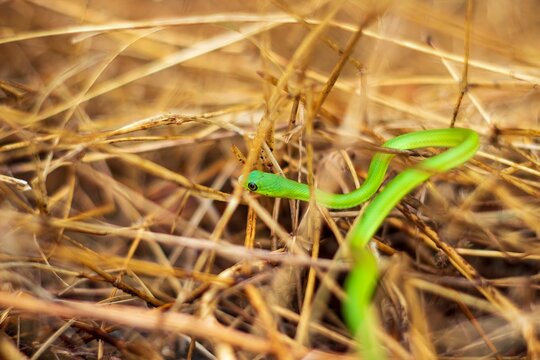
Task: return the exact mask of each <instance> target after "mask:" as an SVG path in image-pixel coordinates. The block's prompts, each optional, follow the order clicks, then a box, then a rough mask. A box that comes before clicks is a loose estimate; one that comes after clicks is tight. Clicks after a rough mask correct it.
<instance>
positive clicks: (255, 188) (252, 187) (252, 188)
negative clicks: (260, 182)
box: [247, 182, 258, 191]
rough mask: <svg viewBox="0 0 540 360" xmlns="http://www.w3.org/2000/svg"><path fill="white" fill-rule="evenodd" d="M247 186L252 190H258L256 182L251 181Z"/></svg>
mask: <svg viewBox="0 0 540 360" xmlns="http://www.w3.org/2000/svg"><path fill="white" fill-rule="evenodd" d="M247 187H248V189H249V190H250V191H257V189H258V187H257V184H255V183H254V182H250V183H248V184H247Z"/></svg>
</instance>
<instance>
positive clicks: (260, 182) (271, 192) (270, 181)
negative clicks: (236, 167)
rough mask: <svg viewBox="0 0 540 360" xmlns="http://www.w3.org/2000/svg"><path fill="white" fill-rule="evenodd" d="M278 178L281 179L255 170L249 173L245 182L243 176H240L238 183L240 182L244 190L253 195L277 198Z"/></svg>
mask: <svg viewBox="0 0 540 360" xmlns="http://www.w3.org/2000/svg"><path fill="white" fill-rule="evenodd" d="M276 178H281V177H280V176H278V175H276V174H271V173H266V172H263V171H259V170H253V171H252V172H250V173H249V175H248V176H247V179H245V180H244V179H243V178H242V176H240V177H239V178H238V181H240V183H241V184H242V186H243V187H244V189H247V190H249V191H251V192H253V193H256V194H261V195H267V196H276V194H275V192H276V189H275V184H276Z"/></svg>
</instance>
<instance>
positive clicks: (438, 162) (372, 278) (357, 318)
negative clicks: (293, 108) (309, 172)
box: [240, 128, 480, 359]
mask: <svg viewBox="0 0 540 360" xmlns="http://www.w3.org/2000/svg"><path fill="white" fill-rule="evenodd" d="M479 145H480V144H479V138H478V134H477V133H476V132H474V131H472V130H469V129H463V128H449V129H435V130H424V131H417V132H413V133H407V134H403V135H400V136H397V137H395V138H393V139H391V140H388V141H387V142H385V143H384V145H383V147H386V148H390V149H398V150H413V149H421V148H427V147H444V148H447V150H446V151H444V152H442V153H439V154H437V155H434V156H432V157H429V158H427V159H425V160H423V161H422V162H420V163H419V164H417V165H416V166H414V167H410V168H408V169H406V170H404V171H402V172H401V173H399V174H398V175H397V176H396V177H395V178H393V179H392V180H391V181H389V182H388V183H387V184H386V185H385V186H384V188H383V190H382V191H380V192H379V194H378V195H377V196H375V197H374V199H373V200H372V201H371V202H370V203H369V205H368V206H367V207H366V208H365V210H364V212H363V215H362V216H361V218H360V219H359V220H358V221H357V222H356V224H355V225H353V227H352V228H351V229H350V231H349V233H348V234H347V243H348V244H349V249H350V253H351V255H352V258H353V260H354V261H353V267H352V270H351V272H350V273H349V275H348V277H347V280H346V281H345V289H346V293H347V299H346V300H345V302H344V304H343V314H344V318H345V321H346V322H347V325H348V326H349V329H350V331H351V333H352V334H353V335H355V336H356V337H357V339H358V340H359V342H360V344H361V345H362V348H363V353H364V355H365V356H366V358H368V359H377V358H381V357H384V355H383V353H382V352H381V351H382V350H380V349H379V348H380V346H379V345H378V342H377V339H376V338H375V336H374V335H373V334H372V332H373V330H372V329H369V328H368V325H369V324H371V323H372V320H373V319H372V314H371V312H370V311H369V308H370V304H371V297H372V295H373V292H374V289H375V287H376V285H377V277H378V271H377V264H376V261H375V259H374V257H373V255H372V254H371V253H370V252H369V251H368V250H366V249H365V247H366V244H367V243H368V242H369V241H370V240H371V238H372V237H373V235H374V234H375V232H376V231H377V229H378V228H379V227H380V225H381V224H382V222H383V221H384V219H385V218H386V216H387V215H388V213H389V212H390V211H391V210H392V209H393V208H394V207H395V206H396V205H397V203H398V202H399V201H400V200H401V199H402V198H403V197H404V196H405V195H407V194H408V193H409V192H411V191H412V190H413V189H414V188H416V187H417V186H419V185H420V184H422V183H423V182H424V181H426V180H427V179H428V178H429V177H430V176H432V175H434V174H438V173H443V172H445V171H448V170H450V169H452V168H455V167H457V166H459V165H461V164H463V163H465V162H466V161H468V160H469V159H470V158H472V157H473V156H474V154H475V153H476V151H477V150H478V147H479ZM394 156H395V154H391V153H376V154H375V155H374V156H373V158H372V160H371V163H370V165H369V170H368V175H367V178H366V180H365V181H364V183H363V184H362V186H361V187H360V188H358V189H356V190H354V191H352V192H350V193H347V194H332V193H328V192H325V191H322V190H319V189H316V190H315V199H316V201H317V203H318V204H319V205H322V206H325V207H327V208H332V209H345V208H351V207H354V206H357V205H359V204H361V203H363V202H365V201H367V200H369V199H370V198H371V197H372V196H373V194H375V192H377V190H378V189H379V187H380V186H381V184H382V182H383V180H384V176H385V174H386V170H387V169H388V165H389V164H390V161H391V160H392V158H393V157H394ZM240 181H241V182H242V185H243V186H244V187H245V188H246V189H248V190H249V191H251V192H254V193H257V194H261V195H266V196H270V197H278V198H287V199H297V200H303V201H309V199H310V190H309V186H308V185H306V184H302V183H298V182H296V181H292V180H289V179H286V178H284V177H282V176H279V175H276V174H272V173H266V172H262V171H258V170H253V171H252V172H250V173H249V176H248V177H247V179H246V180H245V181H242V180H240Z"/></svg>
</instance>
